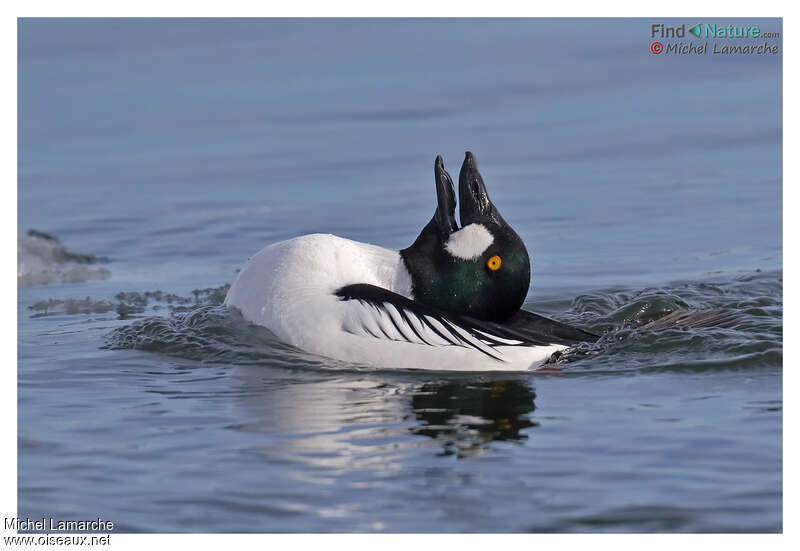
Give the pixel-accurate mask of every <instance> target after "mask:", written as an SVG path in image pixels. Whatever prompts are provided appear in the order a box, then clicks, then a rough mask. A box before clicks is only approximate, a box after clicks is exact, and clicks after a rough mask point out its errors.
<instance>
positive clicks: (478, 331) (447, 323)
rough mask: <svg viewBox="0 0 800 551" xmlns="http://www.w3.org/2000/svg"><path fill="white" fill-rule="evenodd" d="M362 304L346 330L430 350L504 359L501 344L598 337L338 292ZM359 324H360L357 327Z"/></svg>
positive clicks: (390, 297) (537, 321)
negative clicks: (442, 348) (452, 349)
mask: <svg viewBox="0 0 800 551" xmlns="http://www.w3.org/2000/svg"><path fill="white" fill-rule="evenodd" d="M334 294H335V295H336V296H338V297H340V298H341V299H342V300H354V301H358V303H359V304H361V305H362V306H363V307H364V308H363V310H362V311H360V312H359V313H358V316H357V317H356V318H355V321H354V320H352V319H351V320H350V325H348V326H346V327H345V329H346V330H348V331H350V332H352V333H357V334H358V333H360V334H368V335H372V336H373V337H376V338H388V339H391V340H401V341H407V342H413V343H417V344H427V345H430V346H463V347H467V348H474V349H476V350H478V351H480V352H483V353H484V354H486V355H487V356H490V357H492V358H495V359H497V360H502V357H501V356H502V354H501V352H500V351H499V350H497V348H498V347H500V346H549V345H553V344H565V345H571V344H575V343H577V342H582V341H586V340H591V341H594V340H597V338H598V337H597V336H596V335H593V334H591V333H587V332H586V331H582V330H580V329H575V328H573V327H570V326H568V325H565V324H563V323H559V322H557V321H553V320H551V319H548V318H545V317H542V316H539V315H536V314H532V313H530V312H525V311H524V310H520V311H519V312H517V314H515V315H514V316H513V317H512V318H511V319H510V320H509V322H508V323H504V324H500V323H495V322H487V321H482V320H478V319H475V318H471V317H469V316H462V315H459V314H453V313H450V312H445V311H443V310H439V309H438V308H434V307H432V306H428V305H425V304H422V303H419V302H416V301H413V300H410V299H408V298H406V297H404V296H402V295H399V294H397V293H393V292H392V291H388V290H386V289H384V288H382V287H377V286H375V285H369V284H366V283H359V284H355V285H347V286H345V287H342V288H341V289H339V290H338V291H336V292H335V293H334ZM353 324H355V326H354V325H353Z"/></svg>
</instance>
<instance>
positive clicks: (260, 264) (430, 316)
mask: <svg viewBox="0 0 800 551" xmlns="http://www.w3.org/2000/svg"><path fill="white" fill-rule="evenodd" d="M434 181H435V187H436V201H437V204H436V209H435V211H434V213H433V217H432V218H431V220H430V222H428V224H427V225H426V226H425V227H424V228H423V229H422V231H421V232H420V234H419V236H418V237H417V239H416V240H415V241H414V242H413V243H412V244H411V245H410V246H409V247H407V248H405V249H402V250H399V251H395V250H390V249H386V248H383V247H380V246H376V245H372V244H368V243H360V242H356V241H352V240H350V239H345V238H342V237H337V236H335V235H330V234H319V233H318V234H311V235H303V236H299V237H295V238H292V239H289V240H286V241H281V242H278V243H273V244H270V245H268V246H266V247H264V248H263V249H262V250H261V251H259V252H258V253H256V254H255V255H254V256H253V257H252V258H250V259H249V261H248V262H247V263H246V264H245V266H244V267H243V268H242V269H241V270H240V272H239V274H238V276H237V278H236V280H235V281H234V282H233V284H232V285H231V287H230V289H229V290H228V292H227V295H226V297H225V301H224V303H225V305H226V306H228V307H229V308H233V309H236V310H238V311H239V312H240V313H241V315H242V316H243V317H244V318H245V319H246V320H247V321H248V322H250V323H253V324H256V325H260V326H263V327H265V328H267V329H268V330H269V331H271V332H272V333H273V334H274V335H275V336H276V337H277V338H278V339H279V340H281V341H283V342H285V343H287V344H289V345H291V346H294V347H296V348H299V349H301V350H304V351H306V352H310V353H312V354H315V355H319V356H324V357H327V358H332V359H334V360H338V361H341V362H345V363H347V364H355V365H357V366H367V367H379V368H387V369H426V370H439V371H527V370H533V369H538V368H540V367H543V366H544V365H545V364H546V363H547V361H548V359H550V358H551V357H553V356H554V354H555V355H558V354H559V353H561V352H563V351H564V350H565V349H567V348H569V347H570V346H573V345H575V344H577V343H580V342H585V341H596V340H597V339H598V338H599V336H598V335H595V334H593V333H591V332H588V331H585V330H583V329H580V328H576V327H572V326H570V325H567V324H564V323H561V322H558V321H556V320H553V319H549V318H546V317H544V316H540V315H538V314H535V313H533V312H528V311H526V310H523V309H522V308H521V307H522V304H523V302H524V301H525V299H526V297H527V295H528V290H529V287H530V279H531V263H530V257H529V255H528V251H527V249H526V247H525V244H524V243H523V241H522V239H521V238H520V237H519V235H518V234H517V233H516V232H515V231H514V229H513V228H512V227H511V226H510V225H509V224H508V223H507V222H506V221H505V220H504V219H503V217H502V216H501V215H500V211H499V210H498V208H497V206H495V204H494V203H493V202H492V201H491V199H490V198H489V195H488V193H487V191H486V185H485V183H484V181H483V178H482V176H481V174H480V172H479V170H478V164H477V160H476V158H475V156H474V155H473V154H472V153H471V152H469V151H467V152H466V153H465V157H464V161H463V163H462V166H461V171H460V173H459V182H458V206H459V218H460V221H461V226H460V227H459V224H458V222H457V221H456V217H455V210H456V194H455V188H454V185H453V181H452V178H451V177H450V174H449V173H448V172H447V170H446V169H445V166H444V161H443V159H442V157H441V155H437V156H436V159H435V161H434Z"/></svg>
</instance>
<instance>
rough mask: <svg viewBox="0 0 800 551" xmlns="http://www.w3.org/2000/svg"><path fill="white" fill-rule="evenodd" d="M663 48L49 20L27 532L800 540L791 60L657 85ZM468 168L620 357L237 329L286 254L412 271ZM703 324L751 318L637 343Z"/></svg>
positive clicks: (529, 25)
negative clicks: (362, 363)
mask: <svg viewBox="0 0 800 551" xmlns="http://www.w3.org/2000/svg"><path fill="white" fill-rule="evenodd" d="M731 22H732V21H725V22H720V23H725V24H727V23H731ZM650 23H651V21H649V20H572V21H559V20H555V21H551V20H548V21H526V20H516V21H511V20H495V21H483V20H471V21H466V20H465V21H447V20H444V21H414V20H402V21H392V22H387V21H369V20H364V21H347V20H332V21H315V20H304V21H257V20H256V21H242V20H233V21H207V20H192V21H148V20H126V21H113V20H111V21H109V20H91V21H82V20H68V21H53V20H30V19H28V20H22V22H21V23H20V25H19V32H20V49H19V52H20V53H19V55H20V134H19V138H20V141H19V143H20V155H19V174H20V181H19V200H20V203H19V225H18V229H19V231H20V236H21V237H20V239H21V241H20V258H21V269H23V266H24V269H23V271H24V273H23V274H21V277H20V285H21V286H20V288H19V300H18V317H19V447H18V451H19V480H18V483H19V497H18V505H19V516H21V517H24V516H30V517H31V518H37V517H42V516H47V517H55V518H62V519H93V518H96V517H97V516H102V517H103V518H105V519H108V520H112V521H114V522H115V523H116V524H117V526H118V527H119V530H121V531H147V532H150V531H167V532H174V531H222V532H229V531H256V532H263V531H323V532H327V531H421V532H437V531H444V532H452V531H489V532H494V531H529V530H530V531H593V532H594V531H635V532H638V531H780V530H782V474H781V472H782V439H781V438H782V437H781V433H782V403H783V401H782V377H781V373H782V272H781V269H782V256H781V234H780V232H781V224H782V221H781V172H780V166H781V145H782V139H781V132H782V126H781V116H782V115H781V96H780V83H781V57H782V56H781V55H780V54H779V55H777V56H734V57H722V56H711V55H707V56H694V57H686V56H667V55H662V56H654V55H652V54H650V53H649V51H648V48H649V43H650V40H649V32H648V30H649V24H650ZM666 23H669V24H674V23H686V24H687V25H692V24H695V23H697V22H696V21H675V22H668V21H667V22H666ZM759 24H760V25H761V28H762V30H764V31H770V32H772V31H781V30H782V29H781V24H780V21H778V20H762V21H760V22H759ZM465 149H470V150H472V151H474V152H475V153H476V155H477V157H478V160H479V162H480V164H481V170H482V173H483V175H484V179H485V180H486V182H487V186H488V189H489V192H490V194H491V196H492V198H493V200H494V201H495V203H496V204H497V205H498V206H499V208H500V209H501V210H502V212H503V215H504V217H505V218H506V219H507V220H508V221H509V222H510V223H511V224H512V225H513V226H514V228H515V229H516V230H517V232H518V233H519V234H520V236H521V237H522V238H523V239H524V240H525V242H526V244H527V246H528V249H529V251H530V252H531V256H532V260H533V282H532V287H531V294H530V295H529V297H528V301H527V303H526V308H528V309H531V310H534V311H537V312H541V313H544V314H547V315H551V316H553V317H556V318H558V319H561V320H564V321H567V322H569V323H574V324H576V325H580V326H581V327H585V328H589V329H593V330H597V331H607V330H616V329H619V328H620V327H626V328H625V329H622V330H621V331H616V332H611V333H609V334H608V335H607V336H606V337H604V339H603V340H602V341H601V342H600V343H598V344H597V345H593V346H586V347H580V348H578V349H577V350H575V351H574V352H573V353H572V354H570V355H568V357H567V358H565V360H564V362H563V363H561V364H559V366H558V369H557V370H551V371H547V372H540V373H521V374H517V375H508V374H506V375H502V376H501V375H496V374H488V373H487V374H443V373H437V372H433V371H427V372H426V371H418V372H416V371H415V372H389V371H385V370H376V369H364V368H358V367H357V366H349V365H343V364H341V363H337V362H333V361H330V360H326V359H324V358H319V357H314V356H310V355H308V354H306V353H304V352H302V351H298V350H294V349H292V348H291V347H288V346H286V345H283V344H282V343H279V342H276V341H275V339H274V338H273V337H272V336H271V335H270V334H269V333H268V332H266V331H263V330H260V329H259V328H254V327H250V326H248V325H247V324H246V323H244V322H243V320H241V319H239V318H237V317H236V315H235V314H231V313H229V312H227V311H225V310H224V308H221V307H219V306H217V304H218V303H219V299H220V296H222V295H224V285H226V284H229V283H230V282H232V280H233V278H234V277H235V274H236V270H237V269H239V268H240V267H241V266H242V265H243V264H244V262H245V261H246V259H247V258H248V257H249V256H251V255H252V254H254V253H255V252H256V251H258V250H259V249H260V248H261V247H263V246H264V245H266V244H268V243H271V242H274V241H278V240H281V239H286V238H289V237H292V236H296V235H301V234H305V233H310V232H318V231H320V232H327V233H334V234H337V235H340V236H343V237H348V238H351V239H356V240H361V241H367V242H371V243H375V244H379V245H382V246H385V247H390V248H401V247H405V246H407V245H408V244H409V243H411V241H412V240H413V239H414V238H415V237H416V235H417V233H418V231H419V230H420V228H421V227H422V226H423V225H424V224H425V223H426V222H427V221H428V220H429V219H430V216H431V214H432V212H433V210H434V206H435V195H434V189H433V178H432V172H433V170H432V169H433V159H434V156H435V155H436V154H437V153H441V154H442V155H443V156H444V158H445V163H446V164H447V166H448V167H449V168H450V170H451V172H453V171H456V172H457V168H458V166H459V165H460V161H461V158H462V155H463V152H464V150H465ZM30 229H36V230H38V231H40V232H45V233H46V234H48V235H49V236H51V237H56V238H58V239H59V242H58V243H56V242H54V241H52V240H48V239H47V238H46V237H41V236H33V237H29V236H27V235H25V233H26V232H27V231H28V230H30ZM37 240H38V241H37ZM23 253H24V254H23ZM70 255H73V256H70ZM81 255H93V258H89V257H84V256H81ZM106 260H107V262H106ZM194 290H198V291H197V292H196V293H194V294H193V291H194ZM676 307H680V308H685V307H688V308H698V309H704V308H727V309H731V310H734V311H736V312H737V313H738V315H739V316H740V318H739V319H740V321H739V322H738V324H737V325H736V326H735V327H733V328H729V329H720V328H716V329H715V328H711V329H695V330H687V331H677V330H670V331H666V332H659V333H650V332H641V331H637V330H636V323H637V322H638V321H641V322H645V321H647V320H648V319H653V318H657V317H658V316H660V315H662V314H663V313H664V312H666V311H667V310H669V309H674V308H676ZM152 316H156V318H155V319H153V318H152ZM114 330H118V331H117V332H116V333H112V331H114ZM109 335H110V336H109ZM126 343H127V345H130V343H136V344H137V346H139V347H140V349H135V350H131V349H129V348H128V349H126V348H120V347H121V346H126Z"/></svg>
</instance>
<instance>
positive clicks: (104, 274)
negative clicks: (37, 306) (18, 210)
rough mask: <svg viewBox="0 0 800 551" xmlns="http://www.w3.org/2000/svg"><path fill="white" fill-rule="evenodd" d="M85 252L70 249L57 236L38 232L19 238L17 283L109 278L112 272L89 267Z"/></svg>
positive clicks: (71, 281) (26, 284) (22, 284)
mask: <svg viewBox="0 0 800 551" xmlns="http://www.w3.org/2000/svg"><path fill="white" fill-rule="evenodd" d="M90 262H92V261H91V260H90V257H88V256H86V255H76V254H74V253H71V252H69V251H67V250H66V249H65V248H64V246H63V245H61V243H59V242H58V239H56V238H53V237H50V236H45V235H42V234H39V235H20V236H18V237H17V285H19V286H20V287H27V286H30V285H45V284H48V283H57V282H63V283H77V282H83V281H89V280H92V279H108V278H109V277H111V272H110V271H109V270H108V269H106V268H102V267H97V268H94V267H90V266H89V265H87V264H88V263H90Z"/></svg>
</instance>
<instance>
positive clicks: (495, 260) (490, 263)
mask: <svg viewBox="0 0 800 551" xmlns="http://www.w3.org/2000/svg"><path fill="white" fill-rule="evenodd" d="M501 264H502V261H501V260H500V257H499V256H497V255H494V256H493V257H492V258H490V259H489V260H487V261H486V267H487V268H489V269H490V270H491V271H493V272H496V271H497V270H499V269H500V265H501Z"/></svg>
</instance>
